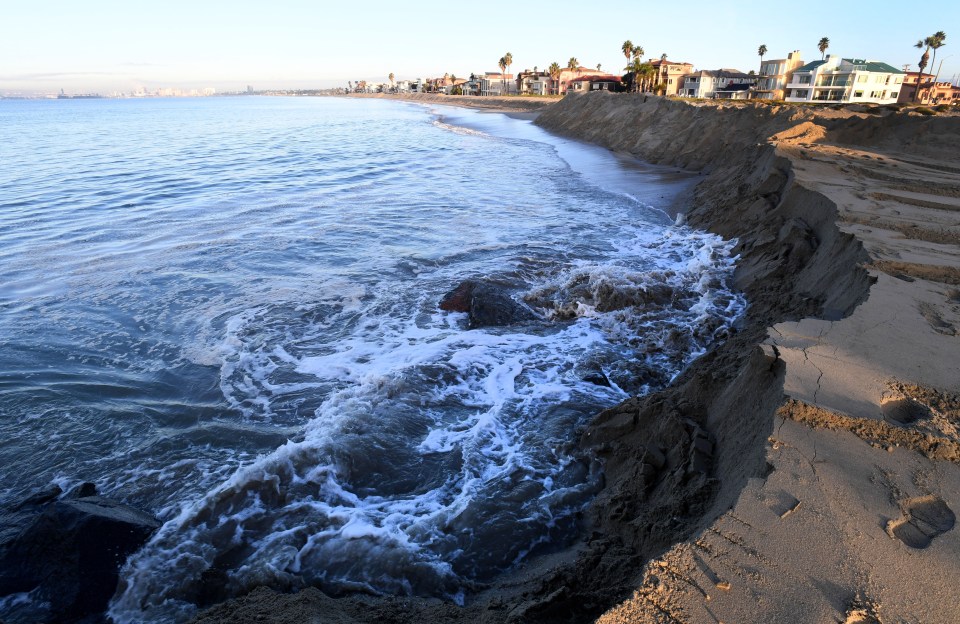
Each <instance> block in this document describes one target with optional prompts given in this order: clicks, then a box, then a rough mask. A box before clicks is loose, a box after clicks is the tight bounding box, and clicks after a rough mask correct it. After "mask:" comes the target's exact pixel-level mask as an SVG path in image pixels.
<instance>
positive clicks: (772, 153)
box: [197, 93, 960, 623]
mask: <svg viewBox="0 0 960 624" xmlns="http://www.w3.org/2000/svg"><path fill="white" fill-rule="evenodd" d="M448 103H451V102H448ZM538 123H539V124H541V125H543V126H544V127H546V128H548V129H550V130H552V131H555V132H559V133H562V134H566V135H569V136H574V137H577V138H580V139H584V140H588V141H592V142H595V143H598V144H600V145H604V146H607V147H609V148H611V149H614V150H618V151H622V152H627V153H629V154H632V155H634V156H636V157H639V158H642V159H644V160H647V161H650V162H654V163H661V164H669V165H674V166H682V167H686V168H690V169H695V170H699V171H702V172H703V175H704V177H703V181H702V182H701V183H700V184H699V185H698V186H697V188H696V191H695V193H694V196H693V197H692V198H691V202H690V209H689V211H688V213H687V214H688V220H689V222H690V223H691V224H692V225H694V226H696V227H701V228H706V229H710V230H712V231H715V232H718V233H720V234H722V235H724V236H727V237H736V238H738V239H739V245H738V247H737V252H738V253H739V254H740V255H741V260H740V262H739V265H738V267H739V268H738V270H737V275H736V279H737V284H738V286H739V287H740V288H741V289H743V290H744V292H746V293H747V295H748V297H749V299H750V304H751V305H750V308H749V311H748V313H747V315H746V317H745V318H744V320H743V323H742V325H741V327H740V329H739V331H738V332H737V333H736V334H735V335H734V336H733V337H732V338H730V339H729V340H728V341H727V342H725V343H724V344H723V345H721V346H719V347H718V348H716V349H714V350H713V351H711V352H710V353H708V354H707V355H705V356H704V357H703V358H701V359H699V360H698V361H697V362H695V363H694V364H693V365H692V366H691V367H690V368H689V369H688V370H687V371H686V372H685V373H684V374H682V375H681V376H680V377H679V378H678V379H677V380H675V382H674V383H673V384H672V385H671V386H670V387H669V388H667V389H666V390H664V391H662V392H659V393H656V394H654V395H651V396H649V397H646V398H643V399H637V400H631V401H627V402H625V403H624V404H622V405H620V406H617V407H615V408H613V409H610V410H607V411H606V412H604V413H603V414H600V415H599V416H598V417H597V419H596V421H595V422H594V423H593V424H592V425H591V426H590V427H589V428H588V430H587V431H586V432H585V433H584V437H583V444H584V446H585V447H587V448H589V449H591V450H592V451H593V452H596V453H597V454H598V455H600V456H601V457H603V458H604V460H605V474H606V480H607V482H606V486H605V488H604V490H603V492H602V493H601V494H600V495H599V496H598V497H597V499H596V501H595V502H594V503H593V505H592V506H591V508H590V510H589V512H588V514H587V517H586V522H587V525H588V529H587V532H586V534H585V536H584V539H583V540H582V542H580V543H578V544H577V545H575V546H573V547H571V548H570V549H568V550H566V551H564V552H561V553H558V554H556V555H553V556H549V557H543V558H540V559H538V560H537V561H534V562H531V563H530V564H528V565H526V566H524V567H523V568H522V569H520V570H518V571H517V572H516V573H514V574H511V575H507V576H505V577H504V578H503V579H501V580H500V581H499V582H498V583H497V584H496V585H495V586H493V587H492V588H490V589H489V590H487V591H486V592H484V593H483V594H481V595H480V596H478V597H477V598H476V600H475V601H474V602H472V603H471V604H470V605H468V606H467V607H465V608H458V607H455V606H452V605H449V604H443V603H439V602H436V601H427V600H419V599H402V598H370V597H357V596H354V597H348V598H344V599H333V598H329V597H326V596H324V595H323V594H321V593H320V592H318V591H315V590H308V591H304V592H301V593H300V594H297V595H296V596H280V595H277V594H275V593H273V592H271V591H269V590H265V589H262V590H258V591H257V592H254V593H253V594H251V595H250V596H248V597H246V598H243V599H240V600H238V601H234V602H232V603H228V604H225V605H221V606H219V607H215V608H214V609H213V610H211V611H209V612H208V613H207V614H205V615H203V616H201V617H200V618H198V619H197V621H198V622H206V623H210V622H227V621H230V622H246V621H251V622H252V621H268V622H293V621H307V620H310V621H317V622H365V621H373V620H379V621H382V622H405V621H413V620H423V621H434V620H444V621H471V622H472V621H483V622H506V621H516V622H527V621H542V622H558V621H575V622H582V621H592V620H594V619H595V618H597V617H599V618H600V621H603V622H711V623H715V622H718V621H724V622H798V621H803V622H824V621H840V622H875V621H908V622H913V621H916V622H948V621H956V620H955V618H956V611H955V608H954V605H955V600H954V598H953V596H954V593H955V588H956V587H958V586H960V566H958V565H957V563H956V562H957V561H958V554H960V531H958V530H956V529H955V528H953V525H954V522H955V517H954V513H956V512H958V511H960V464H958V462H960V435H958V427H960V397H958V393H960V389H958V386H960V336H958V334H960V247H958V237H960V162H958V160H960V159H958V155H957V150H958V148H957V146H958V145H960V118H958V117H954V116H951V117H932V118H931V117H922V116H919V115H916V114H903V113H895V112H893V111H883V114H882V115H875V114H870V115H867V114H858V113H851V112H847V111H835V110H832V109H827V110H825V109H813V108H797V107H768V106H755V105H732V104H731V105H718V104H691V103H684V102H675V101H669V100H664V99H661V98H655V97H652V96H651V97H646V96H643V95H623V94H620V95H618V94H607V93H594V94H589V95H585V96H579V97H568V98H565V99H564V100H563V101H561V102H558V103H557V104H556V105H554V106H551V107H549V108H548V109H547V110H546V111H545V112H544V113H543V114H542V115H541V116H540V118H539V119H538Z"/></svg>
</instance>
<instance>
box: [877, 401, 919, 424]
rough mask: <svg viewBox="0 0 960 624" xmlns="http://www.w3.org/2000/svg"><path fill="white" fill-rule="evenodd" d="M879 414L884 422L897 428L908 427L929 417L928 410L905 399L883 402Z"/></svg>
mask: <svg viewBox="0 0 960 624" xmlns="http://www.w3.org/2000/svg"><path fill="white" fill-rule="evenodd" d="M880 412H881V413H882V414H883V419H884V420H886V421H887V422H888V423H890V424H892V425H897V426H899V427H908V426H910V425H912V424H913V423H915V422H917V421H918V420H920V419H922V418H927V417H928V416H930V410H929V409H927V407H926V406H925V405H923V404H922V403H918V402H916V401H914V400H913V399H909V398H907V397H900V398H897V399H888V400H886V401H884V402H883V403H881V404H880Z"/></svg>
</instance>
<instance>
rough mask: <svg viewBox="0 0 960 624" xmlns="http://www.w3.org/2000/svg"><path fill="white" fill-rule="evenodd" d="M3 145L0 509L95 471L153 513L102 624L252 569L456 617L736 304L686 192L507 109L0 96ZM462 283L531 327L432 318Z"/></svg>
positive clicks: (156, 610) (160, 617)
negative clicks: (671, 209) (620, 422)
mask: <svg viewBox="0 0 960 624" xmlns="http://www.w3.org/2000/svg"><path fill="white" fill-rule="evenodd" d="M0 146H2V148H0V149H2V158H0V162H2V165H0V470H2V475H0V502H2V504H3V506H5V507H8V506H10V505H12V504H14V503H16V502H18V501H20V500H22V499H23V498H24V497H26V496H28V495H29V494H30V493H31V492H32V491H34V490H36V489H37V488H41V487H44V486H46V485H49V484H50V483H57V484H59V485H61V487H63V488H64V490H69V489H70V488H71V487H73V486H75V485H77V484H78V483H80V482H83V481H94V482H95V483H96V484H97V486H98V489H99V490H100V492H101V493H102V494H104V495H107V496H110V497H113V498H116V499H120V500H122V501H125V502H127V503H129V504H132V505H136V506H139V507H142V508H144V509H146V510H149V511H150V512H152V513H154V514H156V515H157V516H158V517H159V518H160V519H161V520H162V521H164V523H165V524H164V525H163V527H162V529H161V530H160V531H159V532H158V534H157V535H156V536H155V537H154V538H153V539H152V540H151V541H150V542H149V543H148V544H147V545H146V546H145V547H144V548H143V549H141V550H140V551H139V552H138V553H136V554H135V555H133V556H132V557H131V558H130V560H129V561H128V562H127V564H126V566H125V567H124V569H123V570H122V573H121V576H122V580H121V587H120V590H119V591H118V593H117V595H116V596H115V597H114V600H113V602H112V603H111V608H110V614H111V616H112V617H113V618H114V619H115V620H116V621H117V622H123V623H125V622H151V623H152V622H173V621H181V620H182V619H184V618H185V617H188V616H189V615H190V614H192V613H194V612H195V611H196V610H197V609H198V608H199V607H201V606H203V605H205V604H209V603H211V602H215V601H218V600H222V599H225V598H227V597H230V596H234V595H240V594H242V593H244V592H246V591H249V590H250V589H252V588H253V587H256V586H258V585H262V584H268V585H272V586H274V587H277V588H281V589H295V588H297V587H303V586H305V585H316V586H319V587H321V588H323V589H324V590H325V591H327V592H329V593H332V594H337V593H343V592H349V591H364V592H370V593H380V594H401V595H407V594H416V595H425V596H435V597H440V598H444V599H448V600H452V601H455V602H460V603H463V602H464V601H468V600H469V599H470V594H471V592H472V591H475V590H476V589H478V588H481V587H483V585H484V583H486V582H489V581H490V579H492V578H493V577H494V576H495V575H496V574H497V573H499V572H501V571H503V570H507V569H509V568H511V567H513V566H516V565H517V564H519V563H520V562H523V561H524V560H526V559H527V558H529V557H534V556H536V554H537V553H540V552H546V551H549V550H550V549H555V548H558V547H561V546H563V545H564V544H566V543H569V541H570V540H572V539H575V538H576V535H577V528H578V525H577V522H578V514H579V512H580V511H582V510H583V508H584V507H585V506H586V505H587V504H588V503H589V501H590V498H591V496H592V495H593V494H594V493H595V492H596V491H597V490H598V488H599V487H600V486H601V483H602V467H601V466H600V465H598V464H597V463H596V462H595V461H594V460H592V459H591V458H590V457H587V456H585V455H584V454H583V453H581V452H580V451H579V449H578V445H577V440H578V437H579V434H580V433H581V431H582V428H583V426H584V425H585V424H586V423H587V422H588V421H589V419H590V417H591V416H592V415H593V414H595V413H596V412H597V411H599V410H600V409H603V408H604V407H608V406H610V405H613V404H615V403H617V402H619V401H621V400H623V399H624V398H626V397H628V396H630V395H632V394H638V393H644V392H649V391H651V390H655V389H657V388H659V387H662V386H663V385H664V384H666V383H668V382H669V381H670V379H672V378H673V377H674V376H675V375H676V374H677V373H678V372H679V371H681V370H682V369H683V367H684V366H686V365H687V364H689V362H690V361H692V360H693V359H694V358H695V357H697V355H699V354H700V353H702V352H703V351H704V350H705V349H706V348H708V347H709V346H710V344H712V343H713V342H715V341H717V340H721V339H722V338H723V337H724V336H725V335H726V332H727V331H728V330H729V328H730V325H731V323H733V322H734V321H735V319H736V317H737V316H738V315H739V314H740V313H741V311H742V310H743V308H744V305H745V304H744V300H743V299H742V297H741V296H739V295H738V294H736V293H734V292H732V291H731V289H730V287H729V286H728V280H729V278H730V275H731V273H732V270H733V259H731V258H730V254H729V250H730V244H729V243H728V242H725V241H723V240H721V239H719V238H718V237H716V236H713V235H710V234H707V233H703V232H697V231H694V230H691V229H689V228H687V227H684V226H682V225H674V224H673V223H672V222H671V220H670V219H669V218H667V216H666V215H665V214H664V212H663V209H664V208H665V207H666V206H668V205H669V204H670V203H671V202H672V200H673V198H674V197H675V196H676V195H677V194H678V193H681V192H683V191H684V190H686V189H688V188H689V186H690V184H691V181H690V179H689V178H688V177H686V176H682V175H674V174H671V173H670V172H665V171H663V170H660V169H656V168H652V167H645V166H643V165H640V164H638V163H635V162H631V161H629V160H628V159H622V158H618V157H617V156H615V155H612V154H610V153H608V152H606V151H604V150H600V149H598V148H594V147H590V146H587V145H582V144H579V143H576V142H574V141H569V140H564V139H560V138H557V137H553V136H551V135H549V134H548V133H546V132H544V131H542V130H540V129H539V128H537V127H536V126H534V125H532V124H531V123H530V122H529V121H526V120H521V119H513V118H510V117H508V116H505V115H502V114H493V113H482V112H476V111H469V110H458V109H451V108H444V107H435V108H432V109H431V108H427V107H423V106H418V105H413V104H406V103H398V102H390V101H371V100H342V99H332V98H304V99H297V98H253V97H251V98H206V99H197V100H117V101H113V100H74V101H22V102H18V101H0ZM478 277H483V278H489V279H491V280H494V281H496V282H497V283H499V284H502V285H504V286H505V287H506V288H508V289H509V290H510V292H512V293H513V294H514V296H515V298H516V299H517V300H518V301H522V302H525V304H526V305H529V306H530V308H531V309H532V310H533V311H535V312H536V313H537V316H538V318H537V320H535V321H531V322H526V323H521V324H517V325H513V326H508V327H498V328H485V329H468V327H467V321H466V315H465V314H459V313H447V312H442V311H440V310H439V309H438V307H437V303H438V301H439V300H440V299H441V298H442V296H443V295H444V293H446V292H447V291H449V290H451V289H452V288H454V287H455V286H456V285H457V284H458V283H459V282H460V281H461V280H463V279H466V278H478ZM598 382H599V383H598ZM0 598H2V601H0V618H2V619H3V620H4V621H7V622H21V621H23V622H25V621H32V619H31V618H35V617H37V614H38V613H42V611H43V608H44V605H43V604H39V601H38V600H37V599H36V596H32V595H30V594H26V595H18V596H10V597H6V598H3V597H0Z"/></svg>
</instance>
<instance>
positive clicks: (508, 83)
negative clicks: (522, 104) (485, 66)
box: [480, 72, 517, 95]
mask: <svg viewBox="0 0 960 624" xmlns="http://www.w3.org/2000/svg"><path fill="white" fill-rule="evenodd" d="M516 93H517V83H516V81H515V80H514V79H513V74H501V73H497V72H487V73H485V74H484V75H483V77H482V78H481V79H480V95H516Z"/></svg>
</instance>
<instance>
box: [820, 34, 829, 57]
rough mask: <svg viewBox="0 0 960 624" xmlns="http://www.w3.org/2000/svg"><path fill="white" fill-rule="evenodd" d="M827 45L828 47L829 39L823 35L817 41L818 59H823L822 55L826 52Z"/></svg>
mask: <svg viewBox="0 0 960 624" xmlns="http://www.w3.org/2000/svg"><path fill="white" fill-rule="evenodd" d="M829 47H830V39H829V38H827V37H823V38H822V39H820V41H819V42H818V43H817V49H818V50H820V60H823V58H824V56H825V55H826V53H827V48H829Z"/></svg>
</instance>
